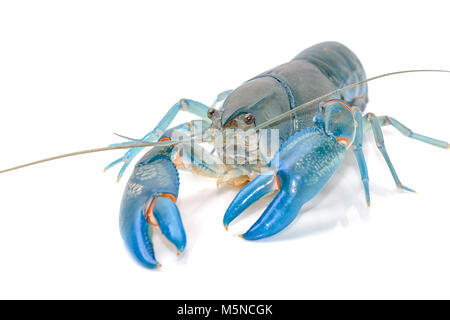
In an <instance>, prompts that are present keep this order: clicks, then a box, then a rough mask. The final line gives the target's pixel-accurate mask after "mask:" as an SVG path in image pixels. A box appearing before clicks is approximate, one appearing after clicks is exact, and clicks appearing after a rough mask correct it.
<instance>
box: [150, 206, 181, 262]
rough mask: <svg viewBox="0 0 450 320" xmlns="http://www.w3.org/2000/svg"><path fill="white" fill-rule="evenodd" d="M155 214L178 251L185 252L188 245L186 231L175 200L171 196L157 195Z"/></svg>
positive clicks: (162, 230)
mask: <svg viewBox="0 0 450 320" xmlns="http://www.w3.org/2000/svg"><path fill="white" fill-rule="evenodd" d="M153 215H154V217H155V219H156V221H157V223H158V226H159V228H160V229H161V232H162V234H163V235H164V236H165V237H166V238H167V240H169V241H170V242H172V243H173V245H174V246H175V247H176V248H177V250H178V253H181V252H183V251H184V248H185V247H186V233H185V231H184V227H183V223H182V221H181V216H180V212H179V211H178V207H177V205H176V204H175V202H174V200H173V199H171V198H170V197H157V198H156V200H155V202H154V205H153Z"/></svg>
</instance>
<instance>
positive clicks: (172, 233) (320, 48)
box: [0, 42, 449, 268]
mask: <svg viewBox="0 0 450 320" xmlns="http://www.w3.org/2000/svg"><path fill="white" fill-rule="evenodd" d="M420 71H436V72H449V71H446V70H408V71H400V72H393V73H390V74H384V75H381V76H377V77H374V78H370V79H366V75H365V72H364V69H363V67H362V65H361V63H360V61H359V60H358V58H357V57H356V55H355V54H354V53H353V52H352V51H350V50H349V49H348V48H347V47H345V46H344V45H342V44H339V43H336V42H324V43H320V44H317V45H315V46H313V47H310V48H308V49H306V50H304V51H302V52H301V53H300V54H298V55H297V56H296V57H295V58H294V59H292V60H291V61H290V62H288V63H285V64H282V65H280V66H278V67H275V68H273V69H270V70H269V71H266V72H264V73H261V74H260V75H258V76H256V77H254V78H252V79H250V80H248V81H246V82H245V83H243V84H242V85H241V86H239V87H238V88H236V89H234V90H229V91H225V92H223V93H221V94H219V95H218V97H217V99H216V101H215V102H214V104H213V105H212V106H207V105H205V104H203V103H200V102H197V101H193V100H188V99H181V100H180V101H179V102H177V103H176V104H175V105H174V106H172V108H171V109H170V110H169V111H168V112H167V114H166V115H165V116H164V117H163V119H162V120H161V121H160V122H159V124H158V125H157V126H156V128H155V129H153V130H152V131H151V132H149V133H148V134H147V135H146V136H145V137H144V138H142V139H138V140H136V139H130V138H128V139H129V140H130V141H126V142H125V143H121V144H115V145H111V146H110V147H106V148H99V149H93V150H86V151H81V152H74V153H70V154H66V155H62V156H56V157H52V158H49V159H44V160H41V161H36V162H33V163H30V164H26V165H21V166H18V167H15V168H11V169H7V170H3V171H1V172H6V171H10V170H13V169H17V168H21V167H24V166H28V165H31V164H36V163H40V162H43V161H48V160H53V159H57V158H60V157H66V156H72V155H78V154H82V153H89V152H97V151H105V150H113V149H129V150H128V151H127V152H126V153H125V155H124V156H123V157H121V158H119V159H117V160H116V161H114V162H112V163H111V164H110V165H108V166H107V167H106V169H109V168H111V167H112V166H114V165H117V164H120V163H122V164H123V165H122V168H121V169H120V172H119V175H118V180H119V179H120V178H121V176H122V175H123V173H124V172H125V170H126V168H127V166H128V165H129V164H130V162H131V161H132V160H133V158H134V157H135V156H136V155H137V154H138V153H139V152H140V151H141V150H142V149H144V148H145V147H152V148H151V149H150V150H149V151H148V152H147V153H146V154H145V155H144V156H143V157H142V158H141V159H140V160H139V161H138V163H137V165H136V166H135V168H134V171H133V173H132V174H131V177H130V179H129V181H128V183H127V185H126V187H125V192H124V195H123V199H122V204H121V209H120V231H121V234H122V237H123V239H124V242H125V244H126V246H127V247H128V249H129V250H130V252H131V253H132V255H133V256H134V257H135V258H136V259H137V260H138V261H139V262H140V263H141V264H143V265H144V266H146V267H150V268H155V267H158V266H160V264H159V263H158V261H157V260H156V258H155V254H154V248H153V244H152V240H151V239H152V234H153V231H154V229H155V228H159V229H160V231H161V233H162V234H163V235H164V236H165V237H166V238H167V239H168V240H169V241H170V242H172V243H173V244H174V245H175V247H176V248H177V250H178V252H179V253H181V252H183V250H184V249H185V247H186V233H185V230H184V227H183V223H182V219H181V216H180V213H179V211H178V208H177V205H176V200H177V198H178V189H179V178H178V170H179V169H185V170H190V171H193V172H195V173H197V174H200V175H205V176H210V177H215V178H217V179H218V183H219V184H220V183H227V184H229V185H232V186H235V187H239V188H241V190H240V191H239V193H238V194H237V195H236V197H235V198H234V200H233V201H232V203H231V204H230V206H229V207H228V209H227V210H226V212H225V216H224V218H223V224H224V226H225V227H226V228H228V225H229V224H230V223H231V222H232V221H233V220H234V219H235V218H236V217H237V216H239V215H240V214H241V213H242V212H243V211H244V210H245V209H246V208H248V207H249V206H250V205H251V204H252V203H254V202H255V201H257V200H258V199H260V198H261V197H263V196H265V195H267V194H269V193H272V192H276V196H275V197H274V199H273V200H272V202H271V203H270V204H269V205H268V207H267V208H266V210H265V211H264V213H263V214H262V215H261V216H260V218H259V219H258V220H257V221H256V222H255V224H254V225H253V226H252V227H251V228H250V229H249V230H248V231H247V232H246V233H244V234H243V235H242V237H243V238H244V239H247V240H257V239H261V238H265V237H269V236H272V235H274V234H277V233H278V232H280V231H282V230H283V229H284V228H286V227H287V226H288V225H289V224H290V223H292V221H293V220H294V219H295V217H296V216H297V215H298V214H299V212H300V210H301V208H302V206H303V205H304V204H305V203H306V202H307V201H309V200H311V199H312V198H313V197H314V196H315V195H316V194H317V193H318V192H319V191H320V190H321V189H322V188H323V187H324V185H325V184H326V183H327V182H328V180H329V179H330V178H331V177H332V175H333V174H334V173H335V172H336V170H337V169H338V168H339V166H340V164H341V163H342V161H343V159H344V156H345V154H346V152H347V150H350V149H351V150H352V151H353V154H354V155H355V157H356V159H357V163H358V166H359V169H360V173H361V180H362V183H363V187H364V190H365V198H366V201H367V204H368V205H370V193H369V177H368V172H367V166H366V162H365V159H364V154H363V150H362V142H363V135H364V133H365V132H366V131H372V133H373V135H374V137H375V140H376V145H377V147H378V149H379V150H380V152H381V154H382V155H383V157H384V159H385V161H386V163H387V165H388V167H389V170H390V172H391V174H392V177H393V178H394V181H395V184H396V185H397V187H398V188H400V189H404V190H407V191H413V190H411V189H410V188H408V187H406V186H404V185H403V184H402V183H401V182H400V179H399V177H398V176H397V173H396V171H395V169H394V166H393V165H392V162H391V160H390V158H389V155H388V153H387V151H386V147H385V144H384V139H383V133H382V130H381V128H382V127H383V126H387V125H392V126H393V127H394V128H396V129H397V130H399V131H400V132H401V133H402V134H404V135H405V136H407V137H410V138H413V139H416V140H419V141H422V142H425V143H429V144H431V145H434V146H437V147H441V148H447V149H448V148H449V144H448V143H447V142H445V141H441V140H436V139H432V138H429V137H426V136H423V135H419V134H416V133H414V132H412V131H411V130H410V129H408V128H407V127H406V126H404V125H403V124H402V123H400V122H399V121H397V120H396V119H394V118H392V117H390V116H376V115H374V114H373V113H367V114H365V115H363V112H364V110H365V108H366V105H367V102H368V91H367V82H368V81H370V80H374V79H377V78H380V77H385V76H389V75H392V74H398V73H407V72H420ZM217 104H221V106H220V108H215V107H216V105H217ZM181 110H184V111H187V112H189V113H192V114H194V115H196V116H198V117H200V118H201V120H194V121H191V122H188V123H184V124H181V125H178V126H175V127H172V128H170V124H171V122H172V121H173V120H174V118H175V116H176V115H177V113H178V112H179V111H181ZM266 129H269V130H266ZM264 130H266V131H268V132H266V138H265V139H263V138H262V132H263V131H264ZM219 141H220V143H218V142H219ZM269 142H270V143H269ZM205 143H209V144H211V143H212V144H213V145H214V149H213V150H212V151H211V150H207V149H206V148H205V146H204V144H205ZM277 145H280V147H279V148H276V150H275V152H269V151H268V150H269V149H271V150H272V149H274V148H273V147H274V146H277ZM106 169H105V170H106ZM1 172H0V173H1Z"/></svg>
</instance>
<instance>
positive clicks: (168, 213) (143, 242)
mask: <svg viewBox="0 0 450 320" xmlns="http://www.w3.org/2000/svg"><path fill="white" fill-rule="evenodd" d="M161 151H162V149H152V150H150V151H149V152H148V153H147V154H146V155H144V157H142V158H141V160H140V161H139V162H138V164H137V165H136V167H135V169H134V171H133V173H132V174H131V177H130V179H129V181H128V183H127V185H126V189H125V192H124V195H123V199H122V204H121V208H120V233H121V235H122V238H123V240H124V242H125V245H126V247H127V248H128V250H129V251H130V253H131V254H132V256H133V257H134V258H135V259H136V260H137V261H138V262H140V263H141V264H142V265H143V266H145V267H148V268H157V267H158V266H159V262H158V261H157V260H156V258H155V254H154V249H153V242H152V236H154V231H155V229H156V228H159V229H160V231H161V233H162V234H163V235H164V236H165V237H166V238H167V239H168V240H169V241H170V242H171V243H173V244H174V245H175V247H176V249H177V251H179V252H180V253H181V252H182V251H183V250H184V249H185V247H186V234H185V231H184V227H183V223H182V221H181V217H180V213H179V211H178V207H177V205H176V204H175V201H176V198H177V196H178V188H179V180H178V172H177V169H176V167H175V165H174V164H173V162H172V161H171V160H170V158H169V157H167V156H165V155H164V154H162V153H161ZM126 165H128V163H126V164H124V166H123V167H122V169H124V170H125V169H126ZM121 172H122V170H121Z"/></svg>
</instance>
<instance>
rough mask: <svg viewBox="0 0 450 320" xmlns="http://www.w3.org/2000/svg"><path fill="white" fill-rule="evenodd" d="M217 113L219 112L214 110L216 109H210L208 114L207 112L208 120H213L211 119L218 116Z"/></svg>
mask: <svg viewBox="0 0 450 320" xmlns="http://www.w3.org/2000/svg"><path fill="white" fill-rule="evenodd" d="M216 111H217V110H216V109H214V108H210V109H208V112H207V116H208V118H209V119H211V118H212V117H213V116H214V115H215V114H216Z"/></svg>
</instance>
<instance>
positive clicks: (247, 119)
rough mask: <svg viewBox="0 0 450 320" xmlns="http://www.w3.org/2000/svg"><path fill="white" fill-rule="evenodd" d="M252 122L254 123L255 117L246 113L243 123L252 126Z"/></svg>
mask: <svg viewBox="0 0 450 320" xmlns="http://www.w3.org/2000/svg"><path fill="white" fill-rule="evenodd" d="M254 121H255V116H254V115H252V114H251V113H247V114H246V115H245V116H244V122H245V123H246V124H252V123H253V122H254Z"/></svg>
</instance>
